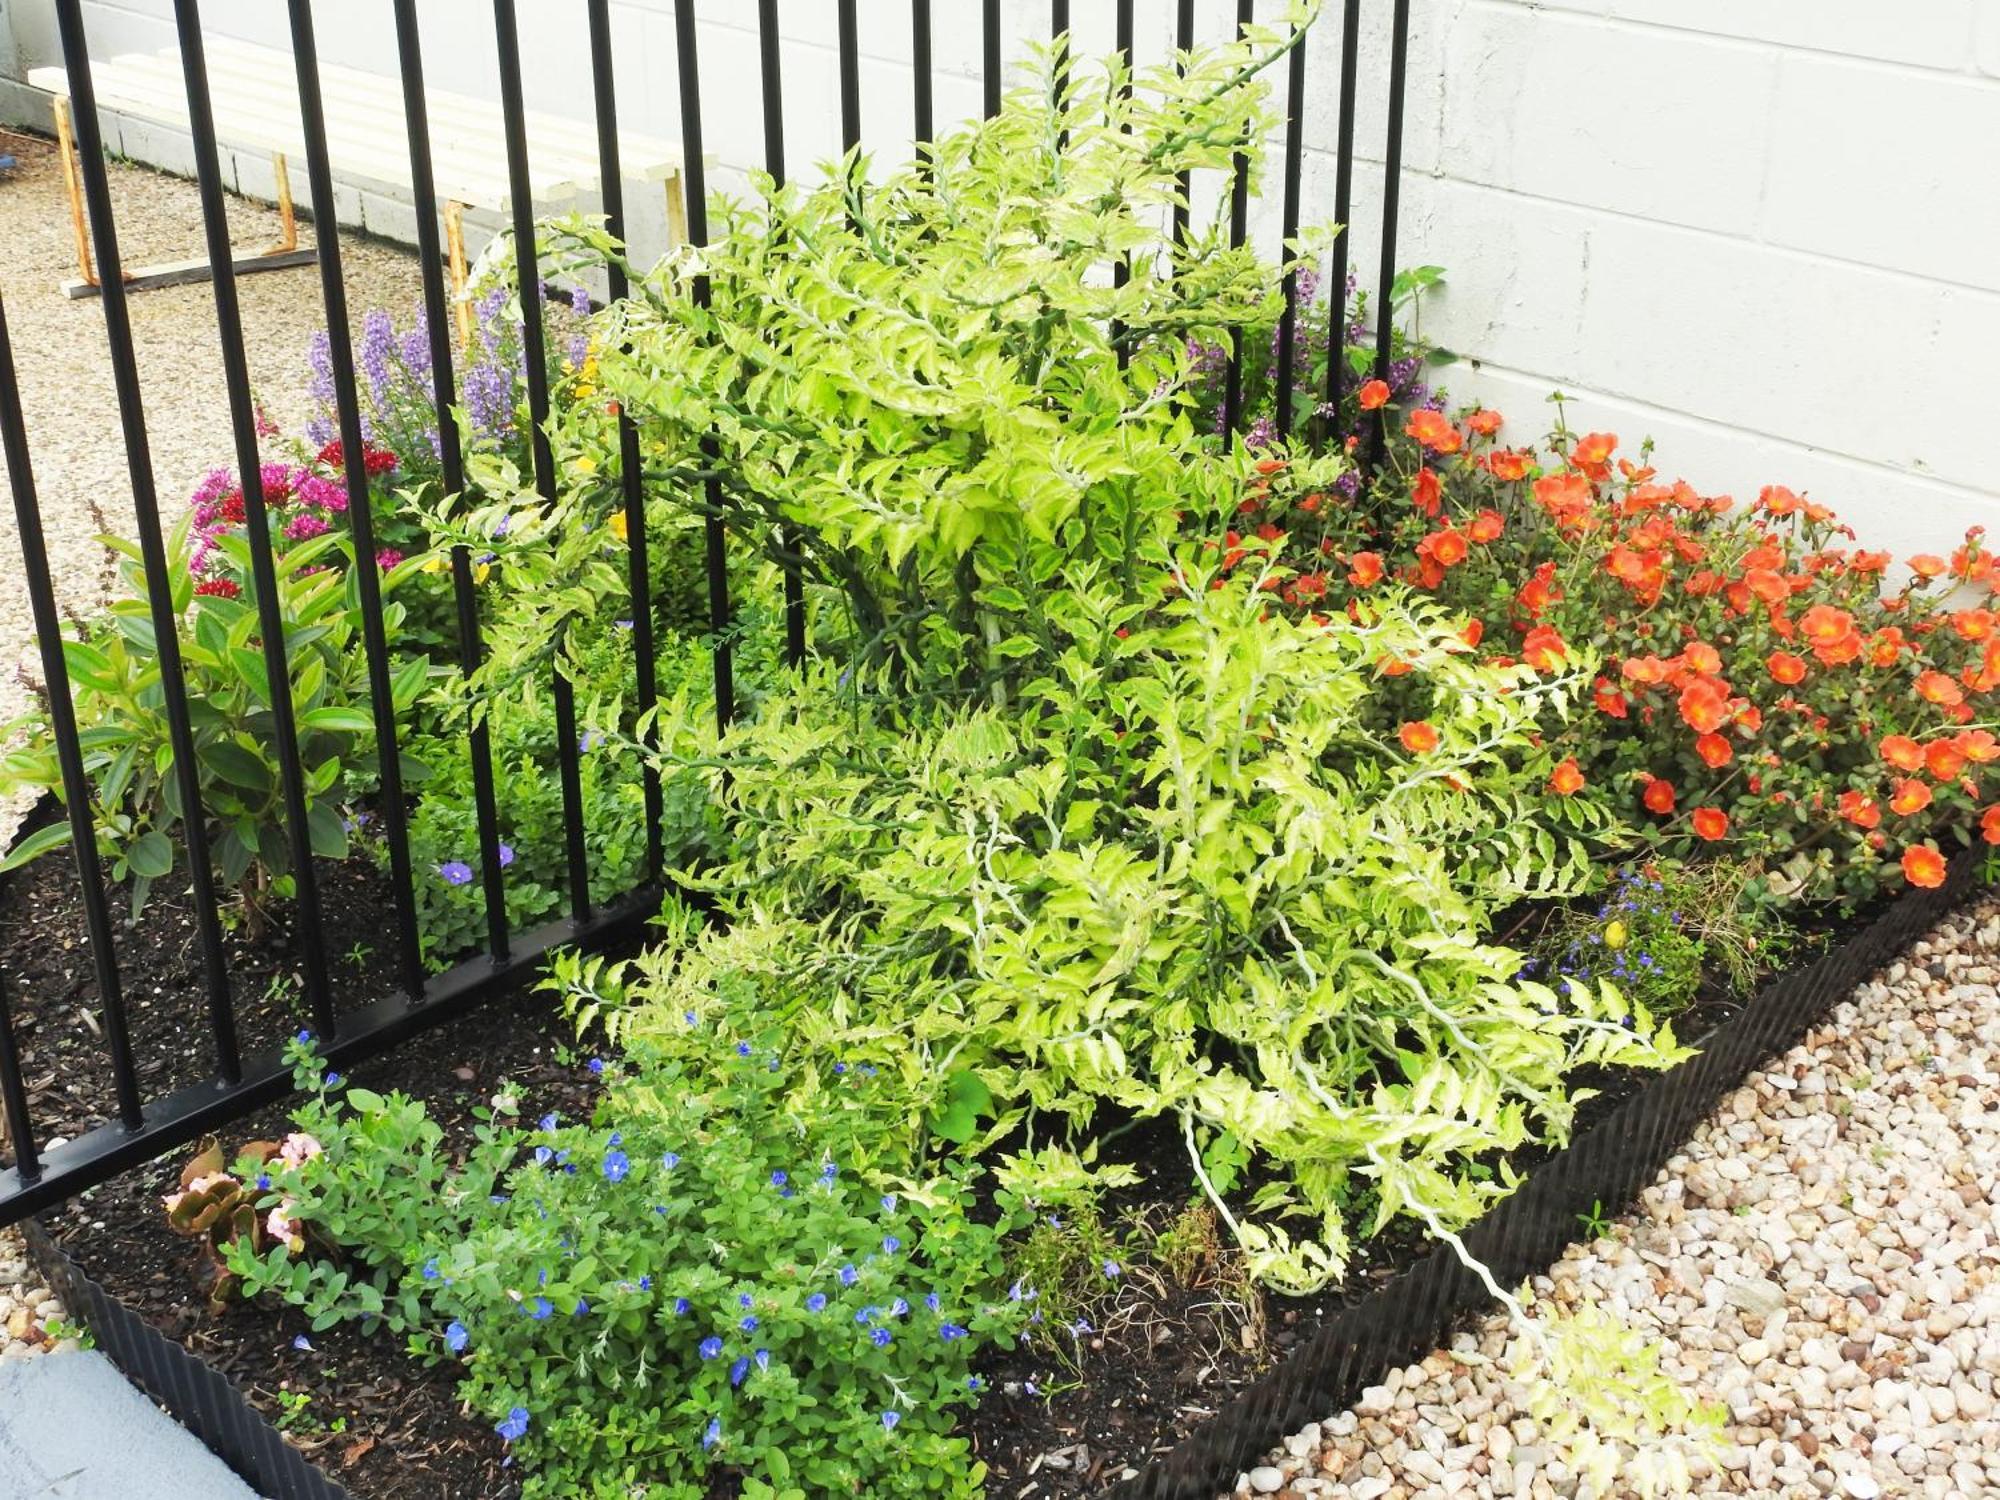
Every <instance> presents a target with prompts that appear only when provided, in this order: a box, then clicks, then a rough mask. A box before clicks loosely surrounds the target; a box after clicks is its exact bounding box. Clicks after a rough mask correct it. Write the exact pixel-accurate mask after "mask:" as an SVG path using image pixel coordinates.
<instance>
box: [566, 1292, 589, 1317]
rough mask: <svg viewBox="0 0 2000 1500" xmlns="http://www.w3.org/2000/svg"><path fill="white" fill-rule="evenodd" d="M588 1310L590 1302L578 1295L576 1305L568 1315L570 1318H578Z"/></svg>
mask: <svg viewBox="0 0 2000 1500" xmlns="http://www.w3.org/2000/svg"><path fill="white" fill-rule="evenodd" d="M589 1311H590V1304H589V1303H588V1302H586V1301H584V1300H583V1298H581V1297H579V1298H577V1299H576V1307H575V1309H574V1310H573V1311H572V1312H571V1313H570V1316H571V1317H572V1318H580V1317H582V1316H583V1315H584V1314H585V1313H587V1312H589Z"/></svg>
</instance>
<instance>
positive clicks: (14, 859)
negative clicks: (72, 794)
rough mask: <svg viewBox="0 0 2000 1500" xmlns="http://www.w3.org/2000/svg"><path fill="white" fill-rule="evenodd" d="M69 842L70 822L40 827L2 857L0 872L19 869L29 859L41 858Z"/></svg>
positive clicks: (0, 859)
mask: <svg viewBox="0 0 2000 1500" xmlns="http://www.w3.org/2000/svg"><path fill="white" fill-rule="evenodd" d="M68 842H69V824H68V823H67V822H62V823H51V824H49V826H48V827H46V828H38V829H36V830H35V831H34V832H33V833H31V834H29V835H28V836H27V837H26V838H24V839H22V840H21V841H20V842H19V843H18V844H16V845H15V846H14V847H13V848H12V849H10V850H8V851H7V854H6V857H5V858H0V873H5V872H6V871H8V870H18V869H19V868H20V867H21V866H22V865H25V864H27V863H28V862H29V861H31V860H35V859H39V858H40V857H41V856H42V855H44V854H47V853H48V852H49V850H51V849H53V848H55V847H56V846H57V845H58V844H66V843H68Z"/></svg>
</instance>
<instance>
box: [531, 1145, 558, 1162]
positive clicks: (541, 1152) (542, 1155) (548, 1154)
mask: <svg viewBox="0 0 2000 1500" xmlns="http://www.w3.org/2000/svg"><path fill="white" fill-rule="evenodd" d="M555 1157H556V1154H555V1152H554V1151H552V1150H550V1149H549V1148H548V1147H547V1146H537V1147H535V1165H536V1166H538V1167H546V1166H547V1165H548V1164H549V1163H550V1162H552V1161H554V1160H555Z"/></svg>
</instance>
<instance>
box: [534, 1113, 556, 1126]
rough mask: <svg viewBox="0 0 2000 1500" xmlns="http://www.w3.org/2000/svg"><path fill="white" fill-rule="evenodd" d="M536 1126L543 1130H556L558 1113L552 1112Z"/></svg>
mask: <svg viewBox="0 0 2000 1500" xmlns="http://www.w3.org/2000/svg"><path fill="white" fill-rule="evenodd" d="M536 1124H537V1125H538V1126H539V1127H540V1128H541V1129H543V1130H554V1129H555V1128H556V1112H555V1111H554V1110H550V1111H549V1112H548V1113H547V1114H545V1115H543V1116H542V1117H541V1119H540V1120H538V1121H536Z"/></svg>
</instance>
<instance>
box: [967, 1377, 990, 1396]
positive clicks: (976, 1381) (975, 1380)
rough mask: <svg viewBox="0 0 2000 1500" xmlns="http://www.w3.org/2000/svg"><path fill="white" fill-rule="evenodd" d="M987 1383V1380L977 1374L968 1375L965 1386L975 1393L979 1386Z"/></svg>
mask: <svg viewBox="0 0 2000 1500" xmlns="http://www.w3.org/2000/svg"><path fill="white" fill-rule="evenodd" d="M985 1383H986V1382H985V1381H983V1380H981V1379H980V1378H979V1377H978V1376H977V1375H968V1376H966V1378H965V1388H966V1389H967V1390H968V1391H972V1392H974V1393H977V1392H978V1390H979V1388H980V1387H981V1386H982V1385H984V1384H985Z"/></svg>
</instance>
